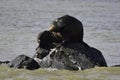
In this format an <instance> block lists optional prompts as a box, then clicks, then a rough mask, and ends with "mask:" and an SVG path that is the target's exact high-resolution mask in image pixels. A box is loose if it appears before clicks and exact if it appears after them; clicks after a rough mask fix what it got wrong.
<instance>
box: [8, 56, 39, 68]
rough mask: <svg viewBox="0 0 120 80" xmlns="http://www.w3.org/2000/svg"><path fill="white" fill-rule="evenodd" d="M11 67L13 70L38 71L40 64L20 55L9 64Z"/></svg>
mask: <svg viewBox="0 0 120 80" xmlns="http://www.w3.org/2000/svg"><path fill="white" fill-rule="evenodd" d="M8 65H9V66H10V67H13V68H18V69H19V68H25V69H29V70H34V69H38V68H39V67H40V66H39V64H38V63H37V62H36V61H35V60H34V59H32V58H30V57H28V56H26V55H19V56H17V57H16V58H15V59H13V60H12V61H11V62H10V63H9V64H8Z"/></svg>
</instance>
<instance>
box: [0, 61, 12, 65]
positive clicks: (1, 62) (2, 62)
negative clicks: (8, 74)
mask: <svg viewBox="0 0 120 80" xmlns="http://www.w3.org/2000/svg"><path fill="white" fill-rule="evenodd" d="M8 63H10V61H0V65H1V64H8Z"/></svg>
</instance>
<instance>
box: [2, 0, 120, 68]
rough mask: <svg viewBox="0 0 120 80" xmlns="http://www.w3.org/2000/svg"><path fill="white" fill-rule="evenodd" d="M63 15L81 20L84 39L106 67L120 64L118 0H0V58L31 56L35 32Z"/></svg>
mask: <svg viewBox="0 0 120 80" xmlns="http://www.w3.org/2000/svg"><path fill="white" fill-rule="evenodd" d="M66 14H69V15H71V16H74V17H76V18H77V19H79V20H80V21H82V23H83V25H84V41H85V42H87V43H88V44H89V45H90V46H92V47H95V48H97V49H99V50H100V51H101V52H102V53H103V55H104V57H105V59H106V61H107V64H108V66H111V65H117V64H120V0H0V60H12V59H14V58H15V57H16V56H18V55H20V54H25V55H28V56H30V57H32V56H33V55H34V53H35V48H36V47H37V45H38V44H37V42H36V36H37V34H38V33H39V32H41V31H43V30H48V29H49V25H50V23H51V22H52V21H53V20H54V19H55V18H58V17H60V16H63V15H66Z"/></svg>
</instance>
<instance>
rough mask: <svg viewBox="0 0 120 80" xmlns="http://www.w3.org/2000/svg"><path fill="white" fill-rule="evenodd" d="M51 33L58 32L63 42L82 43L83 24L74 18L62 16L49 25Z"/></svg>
mask: <svg viewBox="0 0 120 80" xmlns="http://www.w3.org/2000/svg"><path fill="white" fill-rule="evenodd" d="M50 31H51V32H59V33H60V34H61V35H62V37H63V38H64V39H65V40H68V41H70V42H83V24H82V22H81V21H79V20H78V19H76V18H75V17H72V16H69V15H64V16H62V17H59V18H57V19H55V20H54V21H53V22H52V23H51V25H50Z"/></svg>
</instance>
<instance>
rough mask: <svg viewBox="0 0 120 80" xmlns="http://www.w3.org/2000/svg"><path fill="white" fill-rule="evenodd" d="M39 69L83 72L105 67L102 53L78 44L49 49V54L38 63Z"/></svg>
mask: <svg viewBox="0 0 120 80" xmlns="http://www.w3.org/2000/svg"><path fill="white" fill-rule="evenodd" d="M38 63H39V65H40V67H41V68H56V69H67V70H79V69H81V70H84V69H89V68H94V67H95V66H96V65H97V66H107V64H106V62H105V59H104V57H103V55H102V53H101V52H100V51H99V50H97V49H95V48H92V47H89V46H84V45H82V44H80V43H68V44H64V45H59V46H57V47H56V48H53V49H51V51H50V53H49V54H48V55H47V56H46V57H44V58H43V59H41V60H40V61H38Z"/></svg>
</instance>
